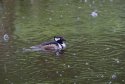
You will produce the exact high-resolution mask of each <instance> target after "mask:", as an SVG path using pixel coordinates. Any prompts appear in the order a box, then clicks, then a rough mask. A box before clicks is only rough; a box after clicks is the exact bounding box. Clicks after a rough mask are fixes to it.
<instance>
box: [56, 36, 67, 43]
mask: <svg viewBox="0 0 125 84" xmlns="http://www.w3.org/2000/svg"><path fill="white" fill-rule="evenodd" d="M54 40H55V41H56V42H58V43H60V44H62V43H63V42H64V41H66V40H65V39H64V37H62V36H54Z"/></svg>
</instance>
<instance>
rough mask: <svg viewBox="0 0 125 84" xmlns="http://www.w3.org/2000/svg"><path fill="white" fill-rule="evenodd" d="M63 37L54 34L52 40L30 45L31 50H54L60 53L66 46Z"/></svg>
mask: <svg viewBox="0 0 125 84" xmlns="http://www.w3.org/2000/svg"><path fill="white" fill-rule="evenodd" d="M64 41H65V39H64V38H63V37H61V36H55V37H54V41H50V42H45V43H42V44H40V45H36V46H31V47H30V49H31V51H44V52H55V53H56V54H57V55H59V54H60V52H61V51H63V50H64V49H65V48H66V44H65V42H64Z"/></svg>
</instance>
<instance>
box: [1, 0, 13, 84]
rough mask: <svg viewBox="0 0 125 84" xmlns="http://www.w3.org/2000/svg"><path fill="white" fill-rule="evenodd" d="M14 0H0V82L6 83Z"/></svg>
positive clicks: (10, 48) (10, 49)
mask: <svg viewBox="0 0 125 84" xmlns="http://www.w3.org/2000/svg"><path fill="white" fill-rule="evenodd" d="M14 3H15V0H0V9H1V10H2V11H1V19H0V76H1V78H0V83H2V84H4V83H6V80H7V78H6V73H7V68H6V64H7V62H8V59H9V58H10V53H11V51H12V43H13V42H12V39H13V37H12V35H13V31H14V30H15V28H14V7H15V4H14Z"/></svg>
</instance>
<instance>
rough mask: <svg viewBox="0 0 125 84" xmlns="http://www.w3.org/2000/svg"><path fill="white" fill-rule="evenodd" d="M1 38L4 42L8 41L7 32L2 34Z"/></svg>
mask: <svg viewBox="0 0 125 84" xmlns="http://www.w3.org/2000/svg"><path fill="white" fill-rule="evenodd" d="M3 40H4V41H5V42H8V41H9V35H8V34H4V35H3Z"/></svg>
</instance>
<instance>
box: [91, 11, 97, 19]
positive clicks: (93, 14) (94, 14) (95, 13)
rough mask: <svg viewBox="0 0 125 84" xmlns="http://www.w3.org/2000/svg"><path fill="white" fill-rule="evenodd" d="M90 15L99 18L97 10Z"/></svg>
mask: <svg viewBox="0 0 125 84" xmlns="http://www.w3.org/2000/svg"><path fill="white" fill-rule="evenodd" d="M90 15H91V16H92V17H97V16H98V13H97V11H96V10H95V11H93V12H91V14H90Z"/></svg>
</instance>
